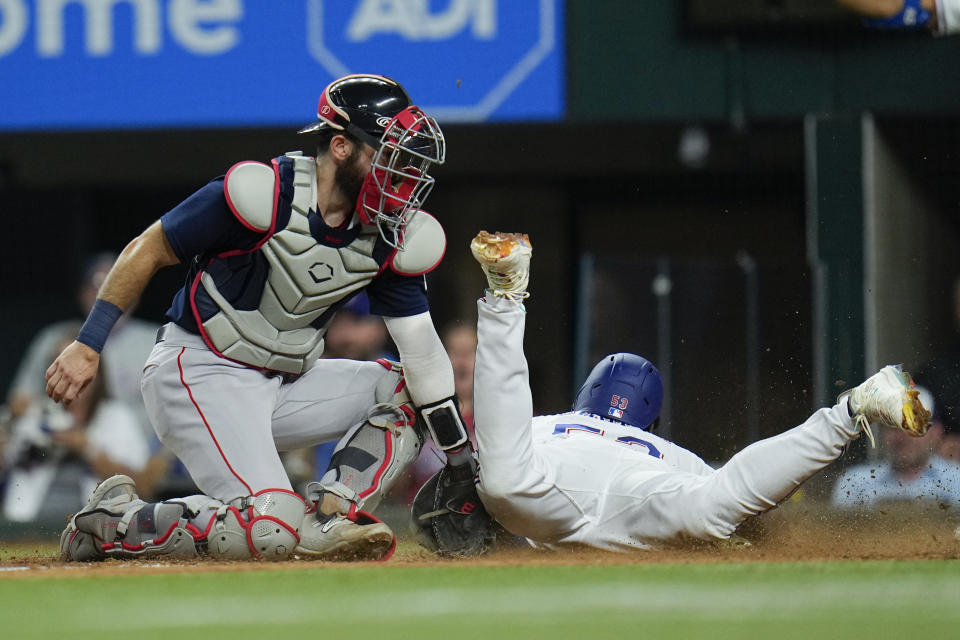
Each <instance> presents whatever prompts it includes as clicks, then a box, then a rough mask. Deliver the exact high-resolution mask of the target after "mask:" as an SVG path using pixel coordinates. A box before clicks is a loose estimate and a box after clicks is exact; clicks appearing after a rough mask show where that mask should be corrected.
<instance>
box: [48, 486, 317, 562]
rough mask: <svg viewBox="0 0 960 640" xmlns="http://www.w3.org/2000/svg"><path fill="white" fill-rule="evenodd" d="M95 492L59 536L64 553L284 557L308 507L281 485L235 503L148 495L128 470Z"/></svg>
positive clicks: (85, 556)
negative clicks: (148, 497) (144, 497)
mask: <svg viewBox="0 0 960 640" xmlns="http://www.w3.org/2000/svg"><path fill="white" fill-rule="evenodd" d="M122 479H126V481H123V480H122ZM104 486H106V491H101V487H104ZM97 492H99V493H100V495H99V496H98V495H97ZM97 492H95V493H94V498H92V499H91V501H90V502H88V503H87V506H86V507H85V508H84V510H82V511H81V512H80V513H78V514H77V515H75V516H74V517H73V518H72V519H71V521H70V524H69V525H68V526H67V528H66V529H65V530H64V532H63V534H62V535H61V536H60V553H61V556H62V558H63V559H64V560H74V561H92V560H102V559H104V558H156V557H168V558H192V557H196V556H198V555H209V556H211V557H215V558H224V559H236V560H242V559H249V558H262V559H266V560H280V559H283V558H286V557H287V556H288V555H289V554H290V553H292V552H293V550H294V548H295V547H296V545H297V543H298V542H299V539H300V538H299V535H298V530H299V527H300V525H301V524H302V522H303V514H304V513H305V511H306V505H305V504H304V502H303V499H302V498H300V496H298V495H296V494H295V493H292V492H289V491H285V490H281V489H277V490H267V491H261V492H259V493H257V494H256V495H253V496H249V497H246V498H240V499H238V500H234V501H233V502H231V503H230V504H224V503H223V502H221V501H219V500H215V499H213V498H210V497H208V496H204V495H196V496H189V497H186V498H181V499H177V500H168V501H166V502H157V503H147V502H144V501H143V500H140V499H139V498H138V497H137V495H136V493H135V491H134V490H133V482H132V481H131V480H130V479H129V478H127V477H126V476H114V477H113V478H110V479H108V480H106V481H104V483H102V484H101V486H100V487H98V489H97Z"/></svg>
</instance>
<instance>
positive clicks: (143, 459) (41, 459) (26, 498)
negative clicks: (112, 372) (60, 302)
mask: <svg viewBox="0 0 960 640" xmlns="http://www.w3.org/2000/svg"><path fill="white" fill-rule="evenodd" d="M79 330H80V323H63V324H61V325H60V327H59V334H56V335H54V338H55V340H54V341H53V342H52V343H51V344H50V345H49V351H48V352H47V353H46V354H45V356H46V357H45V358H44V360H43V362H45V363H47V364H49V363H50V362H52V361H53V359H54V357H56V355H57V354H58V353H60V351H61V350H62V349H63V348H64V347H65V346H66V345H67V344H69V343H70V342H71V341H73V339H74V337H75V336H76V335H77V332H78V331H79ZM45 368H46V366H43V367H42V368H41V371H43V370H44V369H45ZM101 371H102V372H103V373H104V375H103V376H100V375H98V376H97V377H96V378H94V380H93V382H91V383H90V385H89V387H88V388H87V389H85V390H84V392H83V393H82V394H80V396H79V397H78V398H77V400H76V401H75V402H73V403H72V404H71V405H70V406H69V407H63V406H61V405H58V404H56V403H54V402H53V401H51V400H49V399H47V398H46V397H43V399H42V400H34V401H31V402H30V403H28V405H27V406H26V407H25V408H24V410H23V411H22V412H21V414H20V415H19V416H17V417H15V418H13V420H12V423H11V430H10V435H9V439H8V441H7V442H6V443H5V447H4V451H3V461H4V471H5V475H6V482H5V487H4V495H3V517H4V518H5V519H7V520H10V521H17V522H29V521H37V520H53V519H55V520H57V521H58V522H59V521H62V520H63V518H64V517H66V516H69V515H70V514H72V513H74V512H76V511H77V510H78V509H79V508H81V507H82V506H83V505H84V503H85V502H86V500H87V498H89V497H90V494H92V493H93V490H94V488H95V487H96V485H97V483H98V482H99V481H100V480H101V479H102V478H106V477H108V476H111V475H113V474H115V473H125V474H128V475H131V476H132V477H134V478H138V482H139V481H140V480H142V481H144V483H145V484H144V487H145V488H146V489H148V490H149V489H151V488H152V487H153V485H154V484H155V483H156V480H157V479H159V477H162V475H163V472H164V471H165V469H166V464H167V459H166V458H165V457H164V456H158V457H156V458H155V459H153V460H151V457H150V446H149V440H148V439H147V438H146V436H145V435H144V433H143V431H142V429H141V428H140V425H139V423H138V421H137V418H136V415H135V414H134V413H133V412H132V411H130V409H129V408H128V407H127V406H126V405H125V404H124V403H122V402H119V401H117V400H113V399H110V398H109V397H108V396H107V393H106V385H105V378H106V376H107V375H108V374H107V373H106V368H103V369H101ZM41 377H42V376H41ZM148 463H152V464H149V467H148Z"/></svg>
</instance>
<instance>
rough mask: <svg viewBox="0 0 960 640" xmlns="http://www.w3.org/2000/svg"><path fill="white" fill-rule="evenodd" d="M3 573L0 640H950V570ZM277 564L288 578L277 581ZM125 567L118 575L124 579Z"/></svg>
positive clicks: (7, 561) (953, 575)
mask: <svg viewBox="0 0 960 640" xmlns="http://www.w3.org/2000/svg"><path fill="white" fill-rule="evenodd" d="M104 564H107V565H114V566H115V570H112V572H111V573H104V572H103V571H101V570H98V569H94V568H91V567H90V566H88V565H70V566H69V567H68V568H63V567H59V568H55V569H44V568H42V567H40V568H37V567H33V568H31V569H27V570H18V569H17V566H18V565H17V563H16V559H15V558H13V559H11V558H10V556H9V554H8V555H7V557H5V558H3V564H2V567H0V568H2V569H3V571H0V621H2V623H3V629H4V637H6V638H10V639H11V640H14V639H15V640H19V639H21V638H22V639H28V638H57V639H60V638H64V639H85V638H96V639H98V640H103V639H106V638H113V637H117V638H136V639H137V640H146V639H152V638H165V639H167V638H173V637H182V638H204V639H209V638H231V639H235V640H236V639H245V638H256V639H258V640H279V638H289V637H296V638H318V639H322V638H342V637H348V638H418V639H425V640H426V639H430V638H443V639H444V640H459V639H465V638H485V639H491V640H492V639H494V638H524V639H525V640H533V639H537V638H588V639H591V640H594V639H599V638H618V639H622V638H678V639H686V638H709V639H711V640H717V639H720V638H738V639H743V640H749V639H753V638H765V639H767V638H775V639H776V640H788V639H793V638H796V639H801V638H802V639H804V640H809V639H820V638H824V639H826V638H870V639H871V640H879V639H883V638H916V639H921V638H922V639H923V640H931V639H933V638H957V637H960V560H942V559H941V560H912V561H889V560H888V561H841V562H773V563H769V562H722V563H687V562H682V563H672V562H665V563H654V564H637V563H630V564H626V563H625V564H616V563H609V562H605V563H602V564H590V563H586V564H563V565H560V564H519V565H510V564H506V565H503V566H489V565H472V564H461V563H457V562H448V563H439V564H437V563H430V564H424V565H423V566H417V565H416V564H415V563H399V564H392V563H387V564H358V565H334V564H326V563H309V564H307V563H304V564H294V565H290V564H285V565H283V566H282V567H270V566H264V565H256V564H245V565H242V566H236V567H234V568H232V569H231V568H227V569H226V570H223V569H222V568H221V569H220V570H216V571H213V570H211V571H208V570H206V569H205V568H204V567H203V565H195V566H191V567H187V568H186V569H187V570H183V569H184V568H183V567H176V566H174V567H170V566H159V567H156V568H154V567H153V566H151V565H149V564H148V565H144V564H138V565H137V566H134V567H128V566H125V565H124V564H121V563H117V562H112V563H103V564H100V565H98V566H99V568H100V569H102V568H103V566H104ZM290 567H292V568H290ZM126 569H130V571H127V570H126Z"/></svg>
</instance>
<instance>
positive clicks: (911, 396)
mask: <svg viewBox="0 0 960 640" xmlns="http://www.w3.org/2000/svg"><path fill="white" fill-rule="evenodd" d="M844 397H846V398H847V404H848V407H849V411H850V414H851V415H853V416H855V417H856V420H857V424H858V425H859V426H860V430H861V431H863V432H864V433H866V434H867V437H868V438H869V439H870V444H871V445H873V446H876V443H875V441H874V438H873V432H872V431H871V430H870V424H871V423H880V424H882V425H885V426H887V427H891V428H894V429H900V430H901V431H906V432H907V433H909V434H910V435H911V436H915V437H918V438H919V437H920V436H922V435H923V434H925V433H926V432H927V427H928V425H929V424H930V411H929V410H928V409H927V408H926V407H924V406H923V403H922V402H921V401H920V392H919V391H917V390H916V389H914V388H913V379H912V378H911V377H910V374H909V373H907V372H906V371H904V370H903V369H901V368H900V365H893V364H888V365H887V366H885V367H884V368H883V369H881V370H880V371H879V372H878V373H875V374H874V375H872V376H871V377H869V378H867V380H866V381H865V382H863V383H862V384H861V385H860V386H858V387H855V388H853V389H851V390H849V391H845V392H844V393H842V394H841V395H840V398H841V399H842V398H844Z"/></svg>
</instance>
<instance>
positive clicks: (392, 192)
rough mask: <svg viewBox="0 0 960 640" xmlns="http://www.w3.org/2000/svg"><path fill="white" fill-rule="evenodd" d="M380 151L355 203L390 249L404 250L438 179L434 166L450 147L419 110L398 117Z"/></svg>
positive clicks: (387, 130)
mask: <svg viewBox="0 0 960 640" xmlns="http://www.w3.org/2000/svg"><path fill="white" fill-rule="evenodd" d="M371 146H373V147H374V149H376V153H375V154H374V156H373V160H372V162H371V165H370V173H368V174H367V177H366V179H365V180H364V182H363V187H362V188H361V189H360V196H359V197H358V198H357V213H358V215H359V216H360V220H361V221H362V222H363V223H364V224H376V225H377V227H378V228H379V229H380V236H381V237H382V238H383V239H384V241H386V242H387V244H389V245H390V246H392V247H395V248H397V249H400V250H401V251H402V250H403V248H404V239H403V231H404V227H405V226H406V224H407V222H409V221H410V219H411V218H412V217H413V216H414V215H416V213H417V211H419V210H420V209H421V208H422V207H423V203H424V201H426V199H427V196H428V195H430V191H431V190H432V189H433V184H434V182H435V179H434V178H433V176H431V175H430V167H431V166H432V165H434V164H437V165H440V164H443V163H444V161H445V160H446V142H445V141H444V139H443V132H441V131H440V125H438V124H437V121H436V120H434V119H433V118H428V117H427V116H426V115H424V113H423V111H421V110H420V108H419V107H414V106H411V107H407V108H406V109H404V110H403V111H401V112H400V113H398V114H397V115H396V116H394V117H393V118H392V119H391V120H390V121H389V122H388V123H386V127H385V129H384V132H383V135H382V136H381V138H380V140H379V141H378V142H377V144H375V145H371Z"/></svg>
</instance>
